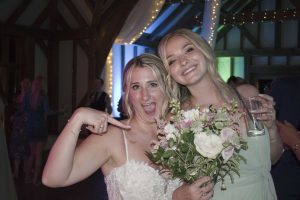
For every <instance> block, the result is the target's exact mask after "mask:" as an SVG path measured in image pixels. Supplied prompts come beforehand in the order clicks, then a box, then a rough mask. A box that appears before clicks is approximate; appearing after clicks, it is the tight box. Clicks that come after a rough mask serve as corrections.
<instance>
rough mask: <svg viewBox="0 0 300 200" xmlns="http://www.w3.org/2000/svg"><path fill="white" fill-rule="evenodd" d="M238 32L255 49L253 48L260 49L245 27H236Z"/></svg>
mask: <svg viewBox="0 0 300 200" xmlns="http://www.w3.org/2000/svg"><path fill="white" fill-rule="evenodd" d="M237 27H238V28H239V29H240V31H241V32H242V33H243V34H244V36H245V37H246V38H247V39H248V40H249V41H250V42H251V44H252V45H253V46H254V47H255V48H257V49H258V48H260V45H259V42H258V40H257V39H256V38H255V37H254V36H253V35H252V34H251V33H250V31H249V30H248V29H247V28H245V26H237Z"/></svg>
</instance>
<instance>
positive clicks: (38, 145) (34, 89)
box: [23, 76, 64, 186]
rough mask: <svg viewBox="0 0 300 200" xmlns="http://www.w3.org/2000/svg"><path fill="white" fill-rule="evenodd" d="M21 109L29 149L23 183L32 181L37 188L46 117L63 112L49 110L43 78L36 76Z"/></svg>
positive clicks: (45, 131)
mask: <svg viewBox="0 0 300 200" xmlns="http://www.w3.org/2000/svg"><path fill="white" fill-rule="evenodd" d="M23 109H24V112H25V115H26V118H27V122H26V124H27V125H26V131H25V132H26V133H27V137H28V142H29V147H30V156H29V159H28V160H27V163H26V167H25V168H26V169H25V182H26V183H31V182H32V181H33V183H34V184H35V185H36V186H38V185H40V183H41V177H40V173H41V167H42V166H41V165H42V153H43V149H44V146H45V142H46V140H47V136H48V128H47V117H48V115H55V114H60V113H63V112H64V110H61V111H51V110H50V109H49V103H48V96H47V94H46V92H45V90H44V77H43V76H37V77H36V78H35V79H34V80H33V82H32V86H31V91H30V92H29V93H28V94H26V95H25V97H24V101H23ZM32 172H33V174H32ZM32 175H33V176H32Z"/></svg>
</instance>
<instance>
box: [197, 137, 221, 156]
mask: <svg viewBox="0 0 300 200" xmlns="http://www.w3.org/2000/svg"><path fill="white" fill-rule="evenodd" d="M194 144H195V146H196V150H197V151H198V152H199V153H200V154H201V155H202V156H204V157H207V158H213V159H215V158H216V157H217V156H218V154H219V153H220V152H221V151H222V149H223V145H222V140H221V138H220V137H218V136H217V135H215V134H210V135H208V134H206V133H200V134H199V133H198V134H195V138H194Z"/></svg>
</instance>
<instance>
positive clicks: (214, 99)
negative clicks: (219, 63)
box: [188, 79, 224, 107]
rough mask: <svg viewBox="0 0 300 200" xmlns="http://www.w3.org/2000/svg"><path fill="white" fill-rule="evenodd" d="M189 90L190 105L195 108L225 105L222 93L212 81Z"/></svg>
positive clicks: (204, 82) (193, 86)
mask: <svg viewBox="0 0 300 200" xmlns="http://www.w3.org/2000/svg"><path fill="white" fill-rule="evenodd" d="M188 89H189V91H190V92H191V97H190V103H191V104H192V106H193V107H194V106H196V105H200V106H205V105H211V104H212V105H222V104H223V103H224V99H223V98H222V96H221V94H220V92H219V91H218V89H217V87H216V86H215V85H214V84H213V82H212V81H211V80H210V79H208V80H207V81H201V82H199V83H198V84H195V85H192V86H189V87H188Z"/></svg>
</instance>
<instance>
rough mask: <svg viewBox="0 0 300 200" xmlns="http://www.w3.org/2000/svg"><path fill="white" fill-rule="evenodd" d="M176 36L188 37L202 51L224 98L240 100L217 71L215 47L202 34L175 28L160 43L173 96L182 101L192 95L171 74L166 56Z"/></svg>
mask: <svg viewBox="0 0 300 200" xmlns="http://www.w3.org/2000/svg"><path fill="white" fill-rule="evenodd" d="M175 36H179V37H183V38H185V39H187V40H188V41H189V42H191V43H192V44H193V45H194V46H195V48H197V49H198V50H200V51H201V53H202V54H203V55H204V58H205V60H206V63H207V65H208V66H207V72H208V75H209V76H210V78H211V80H212V81H213V84H214V85H215V86H216V88H217V89H218V91H219V92H220V94H221V96H222V97H223V98H224V100H225V101H226V102H229V101H231V100H232V99H233V98H234V99H236V100H238V99H237V96H236V94H235V93H234V91H233V90H232V88H231V87H229V86H228V85H227V84H226V83H225V82H224V81H223V79H222V78H221V76H220V75H219V74H218V72H217V71H216V63H215V62H216V57H215V54H214V52H213V49H212V48H211V47H210V45H209V44H208V43H207V41H206V40H205V39H203V38H202V37H201V36H200V35H198V34H196V33H194V32H193V31H191V30H189V29H178V30H175V31H174V32H171V33H169V34H167V35H166V36H164V37H163V39H162V40H161V41H160V43H159V45H158V54H159V56H160V58H161V59H162V61H163V63H164V66H165V68H166V70H167V71H168V76H167V79H168V81H167V83H168V85H169V87H170V88H171V91H172V96H173V97H174V98H177V99H179V100H180V101H181V102H182V101H185V100H187V99H188V98H189V97H190V96H191V94H190V92H189V90H188V89H187V87H186V86H184V85H181V84H179V83H177V82H176V81H175V80H174V79H173V78H172V77H171V75H170V66H169V63H168V61H167V57H166V47H167V43H168V41H169V40H170V39H172V38H173V37H175ZM199 92H201V91H199Z"/></svg>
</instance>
